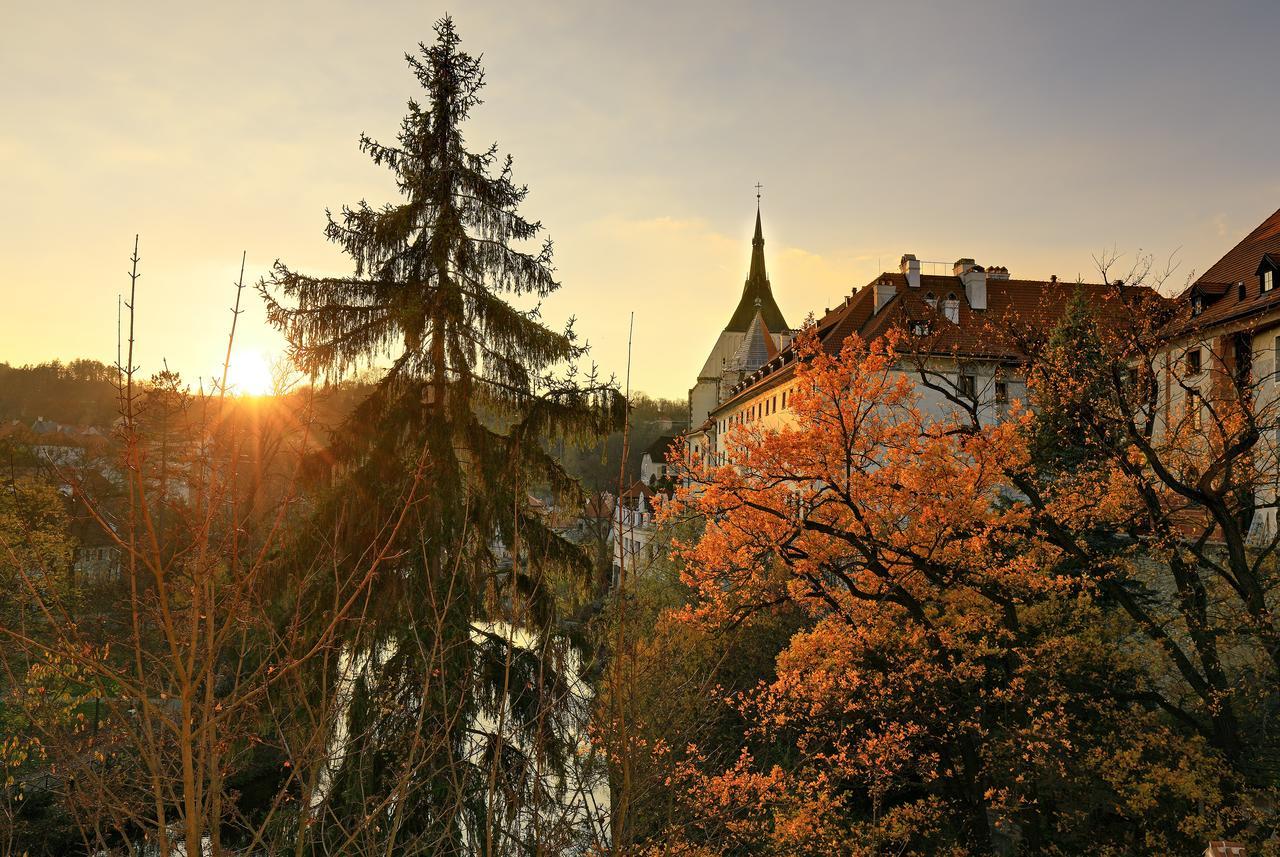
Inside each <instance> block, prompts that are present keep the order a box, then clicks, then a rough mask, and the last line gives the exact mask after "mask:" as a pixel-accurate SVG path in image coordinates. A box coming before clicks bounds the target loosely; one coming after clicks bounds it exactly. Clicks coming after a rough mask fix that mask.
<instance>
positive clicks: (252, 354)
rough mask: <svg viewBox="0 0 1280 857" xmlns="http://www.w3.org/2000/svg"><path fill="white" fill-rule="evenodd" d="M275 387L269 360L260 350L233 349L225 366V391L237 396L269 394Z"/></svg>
mask: <svg viewBox="0 0 1280 857" xmlns="http://www.w3.org/2000/svg"><path fill="white" fill-rule="evenodd" d="M274 389H275V379H274V377H273V374H272V371H271V361H270V360H269V359H268V358H267V356H266V355H265V354H263V353H262V352H261V351H254V350H252V349H246V350H243V351H233V352H232V354H231V363H230V365H228V367H227V392H229V393H233V394H235V395H237V396H269V395H271V393H272V392H273V391H274Z"/></svg>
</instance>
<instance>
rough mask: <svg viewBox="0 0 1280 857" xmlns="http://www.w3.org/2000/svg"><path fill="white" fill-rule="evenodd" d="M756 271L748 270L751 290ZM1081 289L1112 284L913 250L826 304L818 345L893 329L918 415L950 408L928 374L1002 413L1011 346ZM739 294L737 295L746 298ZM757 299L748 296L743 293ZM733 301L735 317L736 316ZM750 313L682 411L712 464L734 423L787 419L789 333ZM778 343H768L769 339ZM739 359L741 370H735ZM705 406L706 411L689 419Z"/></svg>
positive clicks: (1017, 359) (757, 256)
mask: <svg viewBox="0 0 1280 857" xmlns="http://www.w3.org/2000/svg"><path fill="white" fill-rule="evenodd" d="M752 243H753V248H752V271H753V273H754V272H755V271H756V270H757V268H758V270H759V271H760V279H758V280H757V283H758V282H761V281H762V282H763V284H764V286H765V292H766V293H767V294H768V298H769V301H770V304H771V305H772V294H771V293H769V292H768V289H767V287H768V280H767V279H763V271H764V256H763V244H764V242H763V239H762V238H761V237H760V227H759V217H758V215H757V220H756V239H755V240H754V241H753V242H752ZM925 266H929V267H930V268H932V269H934V270H936V269H938V268H941V269H942V270H944V271H945V270H947V268H949V269H950V273H949V274H945V273H943V274H938V273H928V274H926V273H923V271H922V269H923V268H924V267H925ZM751 284H752V279H751V278H748V290H747V292H750V291H751ZM1078 290H1081V291H1083V292H1084V294H1085V297H1086V298H1087V299H1088V300H1089V302H1090V304H1091V305H1094V306H1100V305H1104V304H1106V303H1107V302H1108V301H1110V300H1111V298H1112V293H1113V291H1114V288H1113V287H1111V286H1106V285H1100V284H1088V283H1062V282H1059V281H1058V280H1057V278H1056V277H1050V278H1048V279H1047V280H1023V279H1013V278H1011V277H1010V275H1009V271H1008V269H1007V268H1003V267H999V266H994V267H990V268H984V267H983V266H981V265H979V264H977V263H976V262H975V261H974V260H973V259H971V258H963V259H959V260H957V261H956V262H954V263H952V264H950V265H943V264H942V263H937V262H921V261H920V260H919V259H917V258H916V256H915V255H914V254H911V253H907V254H904V255H903V256H902V259H901V261H900V264H899V269H898V271H896V272H889V271H886V272H884V273H882V274H880V275H879V276H877V277H876V278H875V279H874V280H872V282H870V283H868V284H867V285H865V286H862V287H861V288H860V289H856V290H855V291H854V292H852V293H851V294H850V295H849V296H848V297H846V298H845V299H844V301H843V302H841V304H840V305H839V306H837V307H835V308H828V309H827V310H826V311H825V313H824V314H823V315H822V316H821V317H820V318H819V319H818V321H817V323H816V326H815V331H814V333H815V335H816V336H817V339H818V341H819V343H820V345H821V347H822V348H823V349H825V350H826V351H827V352H828V353H830V354H837V353H838V352H839V351H840V349H841V347H842V346H843V344H844V343H845V341H846V340H847V339H848V338H849V337H850V336H853V335H857V336H859V337H861V338H862V339H863V341H865V342H871V341H872V340H874V339H876V338H877V337H879V336H881V335H883V334H884V333H886V332H888V331H889V330H891V329H897V330H899V331H901V332H902V334H903V335H904V336H905V340H904V345H903V346H902V347H900V353H901V355H902V359H901V362H900V364H899V365H900V367H901V368H900V370H899V371H901V372H903V373H904V374H907V375H908V376H909V377H911V378H912V380H913V382H914V383H915V384H916V388H917V390H918V392H919V395H920V401H921V406H922V407H923V408H924V409H925V411H926V412H927V413H928V412H932V413H936V414H939V415H941V414H942V413H943V412H945V411H948V410H950V409H951V408H953V407H954V403H953V402H951V401H950V400H949V399H948V397H947V396H946V395H944V394H943V393H942V392H939V391H938V390H935V389H932V388H931V387H930V386H929V385H927V384H925V383H923V375H927V376H928V377H929V379H930V381H931V382H932V384H933V385H934V386H941V387H943V388H945V389H947V390H948V391H949V392H950V393H951V394H952V395H955V396H959V397H961V398H962V399H964V400H965V401H970V402H972V404H973V406H974V407H975V408H976V410H977V412H978V416H979V418H980V419H981V420H983V421H984V422H986V421H996V420H999V419H1000V418H1001V417H1002V416H1003V415H1004V414H1005V413H1006V412H1007V409H1008V406H1009V404H1010V403H1011V402H1012V401H1013V400H1015V399H1022V398H1025V396H1026V378H1025V364H1026V356H1025V355H1024V354H1023V353H1022V352H1021V351H1020V350H1019V348H1018V344H1017V343H1018V341H1019V339H1018V337H1019V335H1020V334H1021V333H1024V332H1027V331H1037V330H1038V331H1046V330H1049V329H1051V328H1052V327H1053V326H1054V325H1056V324H1057V322H1058V321H1059V319H1061V317H1062V315H1063V313H1064V312H1065V310H1066V308H1067V306H1068V305H1069V302H1070V300H1071V298H1072V297H1073V296H1074V295H1075V294H1076V292H1077V291H1078ZM747 292H744V295H743V301H746V300H748V297H749V295H748V293H747ZM750 299H751V300H752V301H753V303H754V301H755V300H756V294H752V295H750ZM742 307H743V304H742V303H741V302H740V303H739V305H738V309H737V310H736V311H735V313H734V318H733V322H737V321H738V320H739V314H740V313H741V312H742ZM755 309H756V313H755V315H754V316H753V317H752V318H751V321H750V322H749V323H748V324H747V325H746V331H745V332H743V333H741V334H738V333H737V332H736V331H735V330H733V329H732V328H733V322H731V325H730V327H729V328H726V329H725V331H724V332H723V333H722V334H721V336H720V340H719V342H718V343H717V345H716V350H713V352H712V355H711V358H710V359H709V360H708V364H707V366H704V367H703V370H702V372H701V373H700V374H699V377H698V382H697V383H696V384H695V386H694V388H693V389H692V390H691V391H690V394H689V402H690V412H691V414H692V416H693V417H694V418H695V421H694V422H693V423H691V425H692V429H691V431H690V433H689V434H688V436H687V444H688V449H689V452H690V454H691V455H692V456H693V457H694V458H695V459H700V460H703V461H707V462H709V463H724V462H726V461H727V459H728V450H727V448H726V440H727V437H728V434H729V431H730V430H731V429H732V428H733V427H734V426H736V425H743V424H755V423H761V422H762V423H763V426H764V427H769V426H770V425H778V426H780V425H783V424H785V423H786V422H787V421H788V420H789V419H791V413H790V411H791V408H790V406H789V402H788V398H789V397H790V395H791V393H792V389H793V386H794V384H795V369H796V358H797V354H796V349H795V346H794V344H793V343H792V340H793V338H794V335H795V332H794V331H790V330H788V331H787V332H786V334H785V336H781V337H779V336H777V335H776V334H773V333H772V332H771V330H770V328H769V326H768V313H767V312H766V311H765V307H764V304H763V298H761V305H760V306H758V307H755ZM730 346H732V348H733V355H734V359H733V360H729V359H728V358H726V359H725V361H724V365H725V366H726V367H728V366H733V367H735V369H736V372H737V374H735V372H732V371H729V370H728V369H726V370H725V371H723V372H721V376H720V377H721V380H720V384H719V386H718V387H716V388H715V390H714V392H715V402H714V404H711V393H712V388H711V386H710V381H709V378H710V375H711V373H710V371H709V369H708V366H711V365H712V364H713V363H715V361H716V360H717V359H719V358H720V355H721V354H722V353H723V352H724V350H725V349H727V348H729V347H730ZM775 346H776V347H775ZM736 367H740V368H736ZM704 408H705V413H706V418H705V419H704V420H702V421H701V422H698V421H697V417H698V415H699V414H701V413H702V412H703V409H704Z"/></svg>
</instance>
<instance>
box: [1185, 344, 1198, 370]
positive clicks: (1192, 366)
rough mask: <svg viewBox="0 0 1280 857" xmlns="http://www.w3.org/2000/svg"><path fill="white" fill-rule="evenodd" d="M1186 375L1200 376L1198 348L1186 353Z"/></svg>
mask: <svg viewBox="0 0 1280 857" xmlns="http://www.w3.org/2000/svg"><path fill="white" fill-rule="evenodd" d="M1187 374H1188V375H1199V374H1200V348H1199V346H1197V347H1195V348H1192V349H1191V350H1190V351H1188V352H1187Z"/></svg>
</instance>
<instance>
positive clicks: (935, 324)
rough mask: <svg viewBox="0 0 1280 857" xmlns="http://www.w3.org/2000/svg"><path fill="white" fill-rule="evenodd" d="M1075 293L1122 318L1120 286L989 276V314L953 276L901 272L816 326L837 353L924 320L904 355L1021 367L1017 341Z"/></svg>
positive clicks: (762, 382)
mask: <svg viewBox="0 0 1280 857" xmlns="http://www.w3.org/2000/svg"><path fill="white" fill-rule="evenodd" d="M877 283H883V284H887V285H891V286H892V287H893V289H894V295H893V297H891V298H890V299H889V301H888V302H887V303H886V304H885V305H884V306H883V307H882V308H881V310H880V311H879V312H874V309H875V300H876V299H875V287H876V284H877ZM1077 289H1083V290H1084V291H1085V292H1086V294H1087V296H1088V298H1089V303H1090V305H1091V306H1093V307H1094V308H1095V309H1096V310H1098V311H1100V312H1101V313H1102V314H1103V315H1106V314H1108V313H1116V314H1118V313H1120V312H1121V311H1122V308H1123V303H1122V293H1125V290H1126V289H1127V293H1129V294H1131V293H1132V292H1133V289H1131V288H1129V287H1121V286H1117V285H1102V284H1097V283H1065V282H1058V281H1057V280H1050V281H1044V280H1014V279H1003V278H994V279H993V278H990V277H988V278H987V309H985V310H975V309H972V308H971V307H970V306H969V302H968V300H967V299H966V297H965V290H964V284H963V282H962V281H961V279H960V278H959V277H957V276H950V277H949V276H940V275H928V274H926V275H922V276H921V277H920V287H919V288H911V287H909V286H908V285H907V278H906V276H905V275H903V274H900V273H888V272H886V273H883V274H881V275H880V276H879V277H876V278H875V280H873V281H872V282H871V283H868V284H867V285H865V286H863V287H862V288H861V289H858V290H857V291H855V292H854V293H853V294H851V295H850V296H849V297H848V298H846V299H845V301H844V302H843V303H842V304H841V305H840V306H838V307H836V308H835V309H834V310H828V311H827V313H826V314H825V315H824V316H823V317H822V318H821V319H819V320H818V321H817V322H816V333H817V336H818V339H819V341H820V342H821V343H822V347H823V348H824V349H825V350H826V351H827V352H828V353H830V354H835V353H837V352H839V350H840V348H841V347H842V346H843V345H844V342H845V340H846V339H848V338H849V337H850V336H851V335H853V334H855V333H856V334H858V335H859V336H861V337H862V339H863V340H865V341H870V340H872V339H875V338H876V337H878V336H880V335H882V334H884V333H885V332H887V331H888V330H889V329H891V328H893V327H899V328H901V329H903V330H905V331H908V332H910V330H911V326H912V322H916V321H925V322H928V325H929V333H928V334H927V335H919V336H911V337H910V340H909V343H910V344H909V347H908V350H909V353H912V354H922V355H930V354H932V355H940V356H941V355H945V356H953V357H967V358H970V359H976V358H981V359H988V360H998V361H1005V362H1021V361H1023V360H1025V359H1026V355H1025V354H1023V353H1022V352H1021V351H1020V350H1019V348H1018V345H1017V342H1018V341H1020V337H1022V336H1025V335H1027V334H1028V333H1032V334H1034V333H1037V332H1038V333H1039V334H1044V333H1047V332H1048V331H1049V330H1051V329H1052V328H1053V327H1054V326H1055V325H1056V323H1057V321H1058V319H1060V318H1061V317H1062V314H1063V312H1064V311H1065V309H1066V307H1067V304H1068V302H1069V301H1070V299H1071V297H1072V296H1073V295H1074V294H1075V292H1076V290H1077ZM929 294H932V295H933V296H934V298H935V299H936V300H937V306H936V307H934V306H930V305H929V304H928V303H927V302H926V300H925V298H926V296H927V295H929ZM953 294H954V295H955V297H956V299H957V301H958V304H959V315H958V323H957V322H952V321H950V320H948V319H947V317H946V316H945V315H944V314H943V301H945V300H947V299H948V296H949V295H953ZM1142 295H1143V297H1144V298H1155V297H1156V295H1155V293H1154V292H1152V291H1151V290H1149V289H1146V288H1143V289H1142ZM794 364H795V347H794V346H793V345H789V346H787V347H786V348H784V349H783V350H782V351H781V352H780V353H779V354H778V356H777V357H775V358H773V359H772V360H770V361H769V362H768V363H766V364H765V365H764V366H762V367H760V369H759V370H757V371H756V372H755V373H753V374H752V375H751V376H749V377H748V378H747V379H746V380H745V381H744V382H743V383H742V384H740V385H739V386H738V387H737V389H736V391H735V393H734V395H733V396H732V397H731V398H730V399H728V400H727V401H726V402H724V403H722V404H721V405H720V406H719V408H724V407H725V406H726V405H729V404H731V403H734V402H736V401H740V400H742V399H746V398H750V397H753V396H756V395H758V394H760V393H762V392H764V391H766V390H768V389H770V388H772V387H774V386H777V385H778V384H780V383H782V382H783V381H785V380H786V379H788V378H789V377H791V375H792V374H794V371H795V365H794Z"/></svg>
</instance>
